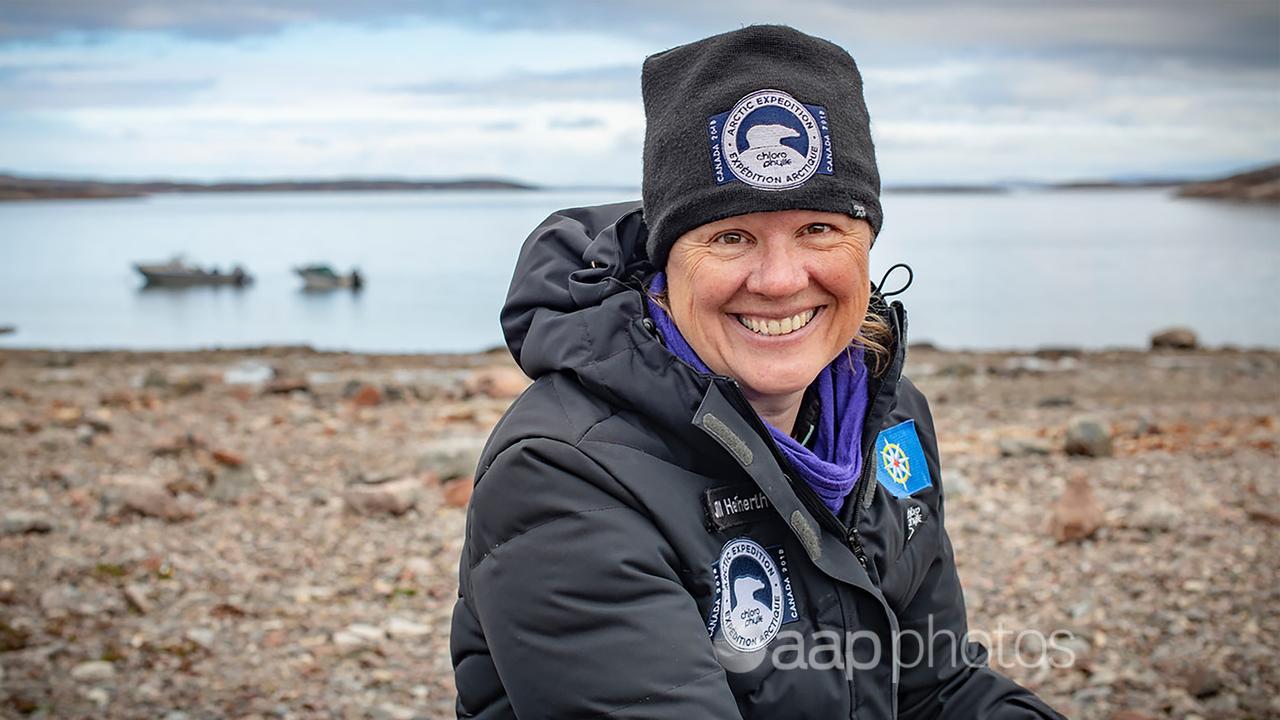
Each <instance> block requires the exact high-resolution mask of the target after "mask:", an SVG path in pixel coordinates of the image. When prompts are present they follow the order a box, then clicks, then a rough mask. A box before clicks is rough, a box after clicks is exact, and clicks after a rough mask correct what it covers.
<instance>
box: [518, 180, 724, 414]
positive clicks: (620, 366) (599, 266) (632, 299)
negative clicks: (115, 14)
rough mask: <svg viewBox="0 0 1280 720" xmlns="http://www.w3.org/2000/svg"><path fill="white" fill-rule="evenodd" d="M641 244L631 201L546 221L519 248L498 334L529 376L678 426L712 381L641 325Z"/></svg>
mask: <svg viewBox="0 0 1280 720" xmlns="http://www.w3.org/2000/svg"><path fill="white" fill-rule="evenodd" d="M647 237H648V232H647V229H646V227H645V224H644V221H643V218H642V215H641V210H640V203H639V202H626V203H615V204H612V205H601V206H596V207H587V208H574V209H570V210H561V211H559V212H556V213H553V214H552V215H551V216H550V217H548V218H547V219H546V220H545V221H543V223H542V224H541V225H539V226H538V227H537V229H535V230H534V231H533V233H531V234H530V235H529V238H528V239H527V240H526V241H525V244H524V247H523V248H521V250H520V257H519V260H517V262H516V268H515V272H514V274H513V276H512V278H511V287H510V289H509V290H508V291H507V301H506V304H505V305H504V306H503V309H502V330H503V334H504V336H505V337H506V341H507V347H508V348H509V349H510V350H511V355H512V357H514V358H515V360H516V363H517V364H519V365H520V369H522V370H523V371H524V372H525V374H526V375H528V376H529V377H530V378H532V379H534V380H537V379H538V378H539V377H541V376H543V375H546V374H548V373H553V372H560V371H563V372H568V373H570V374H572V375H574V376H576V377H577V379H578V381H579V382H581V383H582V385H583V386H584V387H585V388H587V389H588V390H589V391H591V392H592V393H594V394H596V395H598V396H601V397H603V398H605V399H607V400H609V401H610V402H612V403H614V404H615V405H617V406H619V407H621V408H626V409H631V410H635V411H638V412H640V413H642V414H644V415H648V416H651V417H654V418H655V419H657V420H659V421H661V422H663V423H664V424H666V425H667V426H668V427H683V426H685V425H687V424H688V422H689V419H690V418H691V417H692V416H693V413H694V411H695V410H696V409H697V407H698V404H699V402H701V400H702V396H703V394H704V393H705V391H706V388H707V385H708V384H710V382H711V380H712V377H713V376H711V375H705V374H702V373H699V372H697V371H696V370H694V369H693V368H691V367H689V366H688V365H686V364H684V363H683V362H682V361H681V360H679V359H678V358H676V357H675V355H673V354H671V353H670V352H669V351H668V350H667V349H666V348H665V347H664V346H663V345H662V342H661V341H660V340H659V338H658V335H657V333H656V331H655V330H654V329H653V323H652V321H650V320H649V319H648V318H647V317H646V311H645V303H644V295H643V289H644V280H645V278H647V277H648V276H649V275H651V274H652V272H653V266H652V265H651V264H650V263H649V261H648V260H647V257H646V255H645V250H644V247H645V240H646V239H647Z"/></svg>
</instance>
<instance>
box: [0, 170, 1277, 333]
mask: <svg viewBox="0 0 1280 720" xmlns="http://www.w3.org/2000/svg"><path fill="white" fill-rule="evenodd" d="M628 197H629V196H628V195H627V194H624V193H617V192H609V191H589V192H588V191H583V192H536V193H530V192H485V193H475V192H472V193H465V192H433V193H296V194H293V193H279V194H276V193H271V194H266V193H263V194H244V195H216V194H214V195H169V196H156V197H152V198H146V199H141V200H122V201H56V202H29V203H6V204H0V325H4V324H12V325H16V326H17V327H18V332H17V333H15V334H12V335H5V336H0V346H5V347H57V348H133V349H170V348H175V349H176V348H204V347H214V346H221V347H235V346H245V345H261V344H310V345H313V346H315V347H317V348H323V349H346V350H355V351H372V352H420V351H421V352H432V351H471V350H479V349H484V348H489V347H492V346H495V345H499V344H501V343H502V336H501V331H500V329H499V327H498V312H499V309H500V308H501V306H502V301H503V298H504V297H505V294H506V290H507V285H508V282H509V280H510V273H511V268H512V266H513V264H514V262H515V257H516V254H517V252H518V250H519V247H520V244H521V242H522V241H523V240H524V238H525V236H526V235H527V234H528V232H529V230H531V229H532V228H533V227H534V226H535V225H536V224H537V223H538V222H539V221H540V220H542V219H543V218H544V217H545V216H546V215H547V214H548V213H549V212H550V211H552V210H554V209H557V208H560V207H570V206H575V205H584V204H593V203H602V202H614V201H617V200H624V199H628ZM884 205H885V218H886V222H885V227H884V231H883V233H882V234H881V236H880V238H879V240H878V241H877V243H876V248H875V249H874V251H873V252H872V274H873V276H874V279H879V277H880V273H882V272H883V271H884V269H885V268H887V267H888V266H889V265H891V264H893V263H895V262H907V263H909V264H910V265H911V266H912V267H913V268H914V270H915V274H916V278H915V283H914V284H913V285H912V287H911V288H910V289H909V290H908V291H907V292H906V293H904V294H903V295H902V296H901V299H902V300H903V301H904V303H905V304H906V305H907V308H908V310H909V312H910V318H911V325H910V330H911V337H912V339H913V340H930V341H933V342H935V343H937V344H939V345H941V346H944V347H954V348H1007V347H1023V348H1029V347H1038V346H1044V345H1078V346H1084V347H1105V346H1130V347H1139V346H1145V345H1146V344H1147V339H1148V337H1149V335H1150V334H1151V332H1152V331H1153V330H1155V329H1158V328H1161V327H1165V326H1169V325H1174V324H1178V325H1187V326H1190V327H1191V328H1193V329H1194V330H1196V331H1197V332H1198V333H1199V334H1200V337H1201V339H1202V340H1203V341H1204V342H1206V343H1208V344H1213V345H1219V344H1225V343H1231V344H1237V345H1245V346H1272V347H1275V346H1280V232H1277V231H1278V230H1280V207H1274V206H1272V207H1266V206H1250V205H1241V204H1234V203H1221V202H1213V201H1198V200H1176V199H1173V198H1172V197H1170V195H1169V193H1168V192H1167V191H1162V190H1096V191H1092V190H1091V191H1061V192H1030V191H1029V192H1021V193H1014V194H1008V195H944V194H938V195H935V194H925V195H915V194H903V195H894V194H889V195H886V196H885V198H884ZM179 252H180V253H184V254H185V255H186V256H187V257H188V258H189V259H191V260H193V261H196V262H198V263H199V264H202V265H213V264H216V265H219V266H221V267H223V268H227V267H229V266H230V265H231V264H233V263H237V262H239V263H242V264H244V265H245V266H246V267H247V268H248V269H249V270H250V271H251V272H252V273H253V274H254V276H255V278H256V282H255V283H254V284H253V285H252V286H250V287H248V288H245V289H233V288H192V289H186V290H145V291H144V290H141V289H140V286H141V278H140V277H139V276H138V275H137V274H136V273H135V272H134V271H133V270H132V267H131V265H132V263H133V262H136V261H152V260H156V261H159V260H164V259H166V258H168V257H169V256H171V255H173V254H174V253H179ZM314 261H322V262H328V263H331V264H332V265H333V266H334V267H335V268H336V269H338V270H339V271H341V272H346V271H347V270H349V269H350V268H351V267H352V266H358V267H359V268H360V270H361V272H362V273H363V274H364V275H365V277H366V278H367V281H368V284H367V286H366V288H365V289H364V291H363V292H361V293H359V294H352V293H350V292H347V291H338V292H333V293H328V294H314V293H304V292H302V291H301V290H300V285H301V283H300V281H299V280H298V278H297V277H296V276H294V275H293V274H292V272H291V268H292V267H293V266H295V265H300V264H305V263H308V262H314ZM897 277H898V278H901V277H903V276H902V275H899V276H897ZM889 284H890V285H891V286H892V285H895V284H896V283H895V282H893V281H891V282H890V283H889Z"/></svg>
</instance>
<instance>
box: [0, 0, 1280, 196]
mask: <svg viewBox="0 0 1280 720" xmlns="http://www.w3.org/2000/svg"><path fill="white" fill-rule="evenodd" d="M753 22H783V23H787V24H790V25H794V26H796V27H798V28H800V29H801V30H805V31H807V32H810V33H813V34H817V35H821V36H823V37H826V38H828V39H831V40H833V41H835V42H837V43H839V44H840V45H842V46H844V47H845V48H846V49H848V50H849V51H850V53H851V54H852V55H853V56H854V58H855V59H856V60H857V62H858V64H859V66H860V67H861V68H862V71H863V75H864V79H865V83H866V94H867V104H868V107H869V109H870V111H871V117H872V130H873V135H874V138H875V141H876V147H877V152H878V156H879V160H880V168H881V175H882V177H883V178H884V181H885V183H886V184H911V183H927V182H983V181H1000V180H1070V179H1081V178H1099V177H1133V176H1169V175H1175V176H1176V175H1206V174H1214V173H1219V172H1225V171H1231V170H1235V169H1239V168H1246V167H1251V166H1256V165H1259V164H1264V163H1268V162H1275V161H1277V160H1280V0H1262V1H1259V2H1253V1H1252V0H1204V1H1203V2H1190V1H1185V0H1111V1H1109V2H1098V3H1094V2H1084V1H1082V0H1068V1H1065V2H1049V1H1045V2H1023V1H1022V0H1010V1H999V0H987V1H984V2H964V3H952V2H943V1H941V0H939V1H937V2H929V1H917V2H884V1H883V0H877V1H876V2H857V3H855V2H838V1H835V0H830V1H828V0H784V1H779V0H773V1H765V0H738V1H737V2H733V3H724V2H701V1H700V0H648V1H647V2H644V3H639V2H637V3H606V2H575V1H569V0H562V1H551V2H536V1H535V0H511V1H507V0H503V1H499V2H483V1H482V0H475V1H473V2H463V1H458V2H453V1H450V0H439V1H432V0H319V1H316V2H297V1H296V0H258V1H256V2H248V1H246V0H112V1H111V2H72V1H71V0H0V172H3V171H11V172H19V173H23V174H37V175H57V176H95V177H111V178H129V179H133V178H155V177H172V178H190V179H227V178H286V177H334V176H344V177H346V176H361V177H372V176H378V177H385V176H404V177H414V178H454V177H462V176H500V177H508V178H514V179H519V180H525V181H530V182H535V183H542V184H552V185H601V184H603V185H621V186H634V185H638V184H639V177H640V151H641V143H642V141H643V138H644V115H643V109H642V106H641V103H640V64H641V61H642V60H643V59H644V57H645V56H646V55H648V54H650V53H653V52H656V51H659V50H662V49H665V48H668V47H671V46H673V45H678V44H681V43H684V42H688V41H691V40H695V39H697V38H699V37H703V36H706V35H709V34H713V33H716V32H722V31H725V30H730V29H733V28H735V27H739V26H741V25H744V24H748V23H753Z"/></svg>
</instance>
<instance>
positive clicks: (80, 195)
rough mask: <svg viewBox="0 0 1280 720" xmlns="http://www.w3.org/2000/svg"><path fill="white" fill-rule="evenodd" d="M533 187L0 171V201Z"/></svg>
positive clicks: (483, 181) (475, 181) (489, 182)
mask: <svg viewBox="0 0 1280 720" xmlns="http://www.w3.org/2000/svg"><path fill="white" fill-rule="evenodd" d="M537 189H538V188H537V187H536V186H534V185H528V184H525V183H519V182H514V181H511V180H496V179H489V178H472V179H463V180H379V179H373V180H343V179H338V180H283V181H267V182H248V181H245V182H222V183H196V182H103V181H99V180H63V179H55V178H29V177H18V176H15V175H0V200H56V199H72V198H76V199H85V198H89V199H92V198H128V197H143V196H146V195H155V194H159V193H228V192H232V193H245V192H316V191H324V192H333V191H355V192H360V191H377V190H537Z"/></svg>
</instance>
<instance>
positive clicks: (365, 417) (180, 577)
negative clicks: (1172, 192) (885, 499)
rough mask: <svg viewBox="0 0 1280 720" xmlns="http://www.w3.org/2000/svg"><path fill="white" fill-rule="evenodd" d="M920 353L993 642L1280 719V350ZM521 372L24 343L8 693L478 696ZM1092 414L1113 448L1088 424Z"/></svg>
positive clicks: (1091, 675)
mask: <svg viewBox="0 0 1280 720" xmlns="http://www.w3.org/2000/svg"><path fill="white" fill-rule="evenodd" d="M908 373H909V374H910V375H911V376H912V377H913V378H914V379H915V380H916V382H917V384H918V385H919V386H920V387H921V389H923V390H924V391H925V393H926V394H927V395H928V396H929V397H930V398H931V401H932V405H933V412H934V415H935V419H936V423H937V427H938V432H939V437H940V441H941V444H942V451H943V475H944V484H945V485H946V487H947V492H948V500H947V514H948V523H947V525H948V528H949V530H950V533H951V537H952V540H953V542H954V544H955V547H956V554H957V557H958V558H959V564H960V572H961V577H962V579H963V581H964V584H965V587H966V595H967V598H968V601H969V616H970V620H971V626H972V628H973V629H974V630H976V631H982V632H984V633H986V634H987V636H988V637H990V638H991V641H990V642H989V643H988V644H989V645H990V647H991V649H992V659H993V664H996V665H997V666H999V667H1000V668H1001V669H1003V670H1004V671H1005V672H1007V673H1009V674H1011V675H1013V676H1014V677H1016V678H1017V679H1019V680H1020V681H1021V682H1023V683H1025V684H1027V685H1029V686H1031V687H1033V688H1035V689H1036V690H1037V691H1038V692H1040V693H1041V694H1042V696H1044V697H1045V698H1046V699H1047V700H1049V701H1050V702H1051V703H1053V704H1055V705H1056V706H1058V707H1060V708H1062V710H1063V711H1064V712H1065V713H1066V714H1068V715H1069V716H1070V717H1079V718H1086V719H1089V718H1101V719H1104V720H1105V719H1115V720H1120V719H1121V718H1127V719H1128V720H1140V718H1143V717H1152V718H1157V717H1177V718H1187V717H1202V718H1263V717H1280V701H1278V700H1276V698H1277V697H1280V668H1277V666H1276V664H1275V662H1274V660H1275V658H1276V657H1277V649H1278V648H1277V642H1276V640H1275V639H1274V638H1276V637H1277V633H1280V613H1277V612H1276V611H1275V608H1276V606H1277V600H1278V599H1280V584H1278V583H1277V565H1278V563H1280V561H1278V560H1277V558H1278V557H1280V553H1278V552H1277V551H1278V550H1280V546H1278V545H1280V543H1278V540H1277V527H1278V526H1280V503H1277V500H1278V499H1280V472H1278V471H1277V456H1278V455H1280V390H1278V388H1280V353H1278V352H1263V351H1232V350H1213V351H1185V352H1172V351H1169V352H1158V353H1157V352H1151V353H1148V352H1099V353H1078V352H1074V351H1069V350H1064V351H1045V352H1040V353H1037V354H1023V353H953V352H940V351H936V350H933V349H930V348H923V347H922V348H914V349H913V350H912V352H911V358H910V360H909V362H908ZM522 386H523V382H522V379H521V378H520V376H519V375H518V373H517V372H516V371H514V369H513V368H512V367H511V366H510V360H509V358H507V357H506V355H505V353H498V352H495V353H488V354H475V355H456V356H367V355H350V354H338V353H316V352H312V351H309V350H306V349H290V348H274V349H264V350H257V351H208V352H194V353H124V352H119V353H114V352H113V353H57V352H42V351H0V458H3V460H2V462H0V515H2V517H0V521H2V523H3V527H2V528H0V716H6V717H8V716H13V717H111V718H134V717H136V718H157V717H159V718H170V719H172V720H177V719H179V718H205V717H210V718H212V717H228V716H230V717H262V718H307V717H343V718H366V717H372V718H390V719H397V718H414V717H421V718H446V717H452V716H453V714H452V703H453V688H452V675H451V670H450V665H449V657H448V633H449V615H450V612H451V610H452V604H453V598H454V597H455V596H456V570H457V567H456V563H457V556H458V549H459V544H460V538H461V535H462V530H463V525H464V510H463V509H462V507H464V506H465V503H466V498H467V494H468V493H467V490H468V488H469V485H468V483H469V477H467V474H468V473H469V472H470V470H471V466H470V465H469V463H473V462H474V456H475V453H477V452H478V450H479V446H480V444H481V443H482V442H483V440H484V437H485V436H486V435H487V432H488V429H489V428H490V427H492V425H493V423H494V422H495V421H496V420H497V419H498V417H499V416H500V415H501V413H502V411H503V410H504V408H505V407H506V405H507V404H508V403H509V402H510V398H511V397H513V396H514V394H515V393H517V392H518V391H519V390H520V389H521V387H522ZM1082 418H1085V420H1084V422H1085V423H1086V424H1087V423H1089V422H1092V423H1093V424H1094V427H1101V428H1103V429H1104V430H1103V431H1104V432H1105V434H1106V436H1108V437H1104V438H1103V440H1104V441H1105V440H1107V439H1109V442H1104V443H1103V444H1104V445H1110V450H1109V453H1108V452H1107V451H1106V449H1105V448H1104V449H1102V450H1097V451H1096V452H1097V454H1099V455H1100V456H1097V457H1092V456H1087V455H1085V456H1080V455H1068V454H1066V453H1065V452H1064V447H1065V446H1066V445H1068V444H1069V443H1068V440H1069V437H1068V428H1069V426H1072V425H1073V423H1075V424H1077V425H1078V424H1079V423H1080V422H1081V421H1082V420H1081V419H1082ZM1072 432H1073V433H1074V432H1075V431H1074V430H1073V431H1072ZM1072 478H1074V480H1073V485H1072V487H1075V488H1079V486H1081V485H1087V486H1089V487H1090V488H1091V491H1090V493H1091V496H1092V501H1091V502H1085V501H1084V500H1082V499H1081V498H1080V497H1077V495H1076V494H1073V493H1074V491H1070V492H1068V491H1066V490H1065V488H1066V487H1067V485H1068V482H1067V481H1068V480H1069V479H1072ZM1064 492H1065V493H1066V494H1065V496H1064ZM1063 508H1066V509H1067V510H1063ZM1067 511H1071V512H1075V513H1076V515H1071V517H1076V516H1081V517H1083V519H1084V526H1085V527H1086V528H1087V529H1086V530H1085V531H1084V532H1081V533H1078V534H1082V535H1087V537H1085V538H1083V539H1078V540H1070V541H1067V542H1063V543H1059V542H1058V541H1057V540H1056V539H1055V535H1054V528H1055V525H1060V524H1061V523H1060V522H1059V521H1055V519H1054V518H1060V517H1066V516H1067V515H1063V514H1062V513H1063V512H1067ZM1081 513H1083V515H1081ZM1058 529H1061V528H1060V527H1059V528H1058ZM1033 631H1034V632H1035V633H1039V635H1032V634H1031V633H1032V632H1033ZM1054 633H1058V634H1056V635H1054ZM1041 635H1043V636H1044V637H1047V638H1048V641H1047V643H1046V642H1044V641H1040V640H1038V638H1039V637H1040V636H1041Z"/></svg>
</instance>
